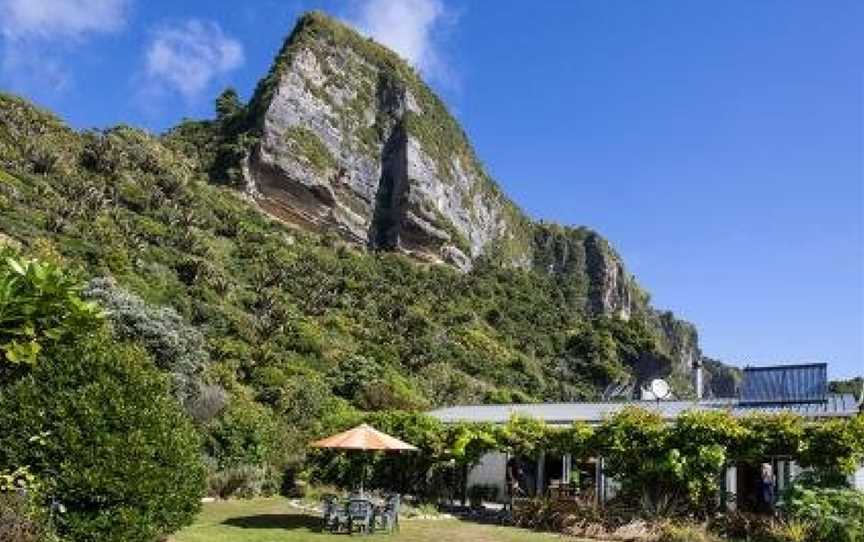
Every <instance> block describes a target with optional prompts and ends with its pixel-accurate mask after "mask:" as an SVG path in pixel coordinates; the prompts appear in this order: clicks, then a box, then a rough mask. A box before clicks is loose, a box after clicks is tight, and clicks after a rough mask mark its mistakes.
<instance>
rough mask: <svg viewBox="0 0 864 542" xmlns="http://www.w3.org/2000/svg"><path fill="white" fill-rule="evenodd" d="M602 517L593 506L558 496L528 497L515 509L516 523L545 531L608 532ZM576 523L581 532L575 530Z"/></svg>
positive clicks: (514, 517) (515, 506) (574, 532)
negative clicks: (564, 499) (556, 497)
mask: <svg viewBox="0 0 864 542" xmlns="http://www.w3.org/2000/svg"><path fill="white" fill-rule="evenodd" d="M514 504H515V503H514ZM603 519H604V518H603V516H602V515H601V514H600V512H599V510H598V509H597V508H595V507H593V506H584V505H582V504H580V503H577V502H573V501H562V500H558V499H547V498H534V499H526V500H523V501H520V502H519V503H518V505H514V508H513V523H514V524H516V525H518V526H520V527H526V528H529V529H538V530H544V531H554V532H563V531H568V532H573V534H576V532H579V533H581V534H584V535H586V536H588V535H587V534H586V533H585V530H586V527H589V529H588V530H589V531H592V532H595V533H596V534H606V528H605V526H604V525H603ZM577 526H578V528H579V530H578V531H576V530H575V528H576V527H577ZM598 531H599V532H598Z"/></svg>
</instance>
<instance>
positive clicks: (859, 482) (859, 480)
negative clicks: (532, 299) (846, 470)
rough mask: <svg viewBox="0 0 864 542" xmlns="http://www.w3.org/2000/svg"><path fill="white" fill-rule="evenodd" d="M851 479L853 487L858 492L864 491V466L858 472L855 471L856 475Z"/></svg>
mask: <svg viewBox="0 0 864 542" xmlns="http://www.w3.org/2000/svg"><path fill="white" fill-rule="evenodd" d="M851 478H852V479H851V480H850V481H851V482H852V487H854V488H855V489H857V490H858V491H864V465H861V466H860V467H858V470H857V471H855V474H853V475H852V476H851Z"/></svg>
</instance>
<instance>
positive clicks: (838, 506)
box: [783, 485, 864, 542]
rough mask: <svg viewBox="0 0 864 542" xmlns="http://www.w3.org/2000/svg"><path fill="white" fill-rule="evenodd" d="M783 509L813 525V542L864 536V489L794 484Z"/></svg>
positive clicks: (856, 541)
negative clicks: (811, 487)
mask: <svg viewBox="0 0 864 542" xmlns="http://www.w3.org/2000/svg"><path fill="white" fill-rule="evenodd" d="M783 512H785V513H786V514H787V515H788V516H789V517H790V518H792V519H795V520H799V521H803V522H807V523H809V524H810V525H811V531H810V534H811V540H812V542H861V541H862V540H864V493H862V492H860V491H856V490H853V489H804V488H802V487H800V486H797V485H796V486H793V487H792V489H791V490H790V491H789V492H788V493H787V494H786V496H785V498H784V503H783Z"/></svg>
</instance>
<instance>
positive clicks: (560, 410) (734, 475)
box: [430, 363, 864, 508]
mask: <svg viewBox="0 0 864 542" xmlns="http://www.w3.org/2000/svg"><path fill="white" fill-rule="evenodd" d="M701 381H702V379H701V368H699V367H696V368H695V369H694V383H696V385H697V398H696V399H689V400H674V399H673V400H662V399H661V400H631V401H615V402H609V401H607V402H584V403H542V404H503V405H466V406H451V407H445V408H440V409H437V410H434V411H432V412H430V415H431V416H433V417H434V418H437V419H438V420H441V421H442V422H444V423H457V422H478V423H481V422H482V423H498V424H503V423H506V422H507V421H508V420H509V419H510V418H511V417H513V416H514V415H517V416H525V417H530V418H534V419H537V420H542V421H544V422H546V423H547V424H549V425H553V426H554V425H557V426H569V425H572V424H573V423H574V422H584V423H588V424H590V425H598V424H600V423H602V422H603V421H604V420H606V419H607V418H609V417H610V416H612V415H614V414H615V413H617V412H619V411H620V410H622V409H623V408H625V407H630V406H638V407H641V408H644V409H646V410H651V411H655V412H657V413H658V414H659V415H660V416H661V417H662V418H663V419H664V420H667V421H668V422H673V421H674V420H675V419H676V418H677V417H678V416H679V415H681V413H683V412H686V411H688V410H725V411H727V412H730V413H731V414H732V415H734V416H744V415H747V414H752V413H754V412H760V413H768V414H770V413H779V412H792V413H795V414H798V415H800V416H802V417H804V418H805V419H809V420H818V419H828V418H849V417H852V416H856V415H859V414H860V413H861V412H862V408H864V404H862V401H864V393H862V397H856V396H855V395H853V394H831V393H828V382H827V364H825V363H811V364H805V365H785V366H775V367H747V368H745V369H744V378H743V380H742V384H741V389H740V391H739V393H738V397H734V398H721V399H701V398H699V397H701V395H702V394H701V389H700V388H701ZM508 460H509V457H508V455H507V454H506V453H503V452H492V453H489V454H486V455H485V456H484V457H483V458H482V459H481V460H480V462H479V463H478V464H477V465H476V466H474V467H473V469H471V471H470V472H469V473H468V480H467V486H468V487H470V486H473V485H479V484H482V485H488V486H494V487H497V488H498V494H499V495H506V470H507V463H508ZM765 460H766V462H767V461H770V462H771V463H773V465H774V471H775V473H776V476H777V485H778V489H781V490H782V489H783V488H784V487H785V486H786V485H788V484H789V483H790V482H791V480H792V479H794V477H795V476H796V475H797V474H798V473H799V472H800V471H801V469H800V468H799V467H798V466H797V464H796V463H795V462H794V461H793V460H792V459H791V458H788V457H772V458H765ZM525 470H526V471H527V474H526V477H527V478H528V480H529V482H528V486H529V491H530V492H532V493H534V494H542V493H544V492H545V491H546V489H547V488H548V487H550V485H557V484H570V483H571V482H578V483H579V485H580V487H581V489H582V490H589V491H593V492H595V494H596V498H597V499H598V501H599V502H601V503H604V502H606V501H607V500H608V499H610V498H611V497H613V496H614V495H615V492H616V490H617V488H618V485H617V484H616V482H615V480H612V479H610V478H609V477H607V476H605V475H604V473H603V458H596V459H594V460H592V461H590V462H577V461H575V460H574V458H572V457H570V456H568V455H565V456H564V457H549V456H547V455H546V454H543V453H541V454H540V456H539V457H537V458H536V460H535V458H532V460H531V461H530V462H529V463H528V464H527V468H526V469H525ZM758 476H759V473H758V470H757V467H756V466H753V465H747V464H739V465H733V466H730V467H729V468H728V470H727V472H726V475H725V477H724V480H723V483H722V486H723V490H724V493H727V494H733V495H735V496H736V498H735V499H731V500H729V501H727V506H729V507H730V508H734V507H735V506H736V505H737V503H746V502H747V501H748V500H750V499H755V498H756V497H755V492H756V487H758V485H757V484H756V482H755V481H756V480H758ZM850 482H851V483H852V484H853V486H854V487H856V488H858V489H862V490H864V466H862V468H860V469H858V471H857V473H856V474H855V475H854V476H853V477H852V479H851V480H850Z"/></svg>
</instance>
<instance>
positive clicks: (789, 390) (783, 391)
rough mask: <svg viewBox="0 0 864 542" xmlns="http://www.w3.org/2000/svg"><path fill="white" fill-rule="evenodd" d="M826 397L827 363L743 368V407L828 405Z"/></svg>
mask: <svg viewBox="0 0 864 542" xmlns="http://www.w3.org/2000/svg"><path fill="white" fill-rule="evenodd" d="M827 394H828V364H827V363H808V364H806V365H784V366H777V367H745V368H744V381H743V382H742V384H741V402H742V403H747V404H771V403H778V404H781V403H812V402H820V401H825V400H826V398H827Z"/></svg>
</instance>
